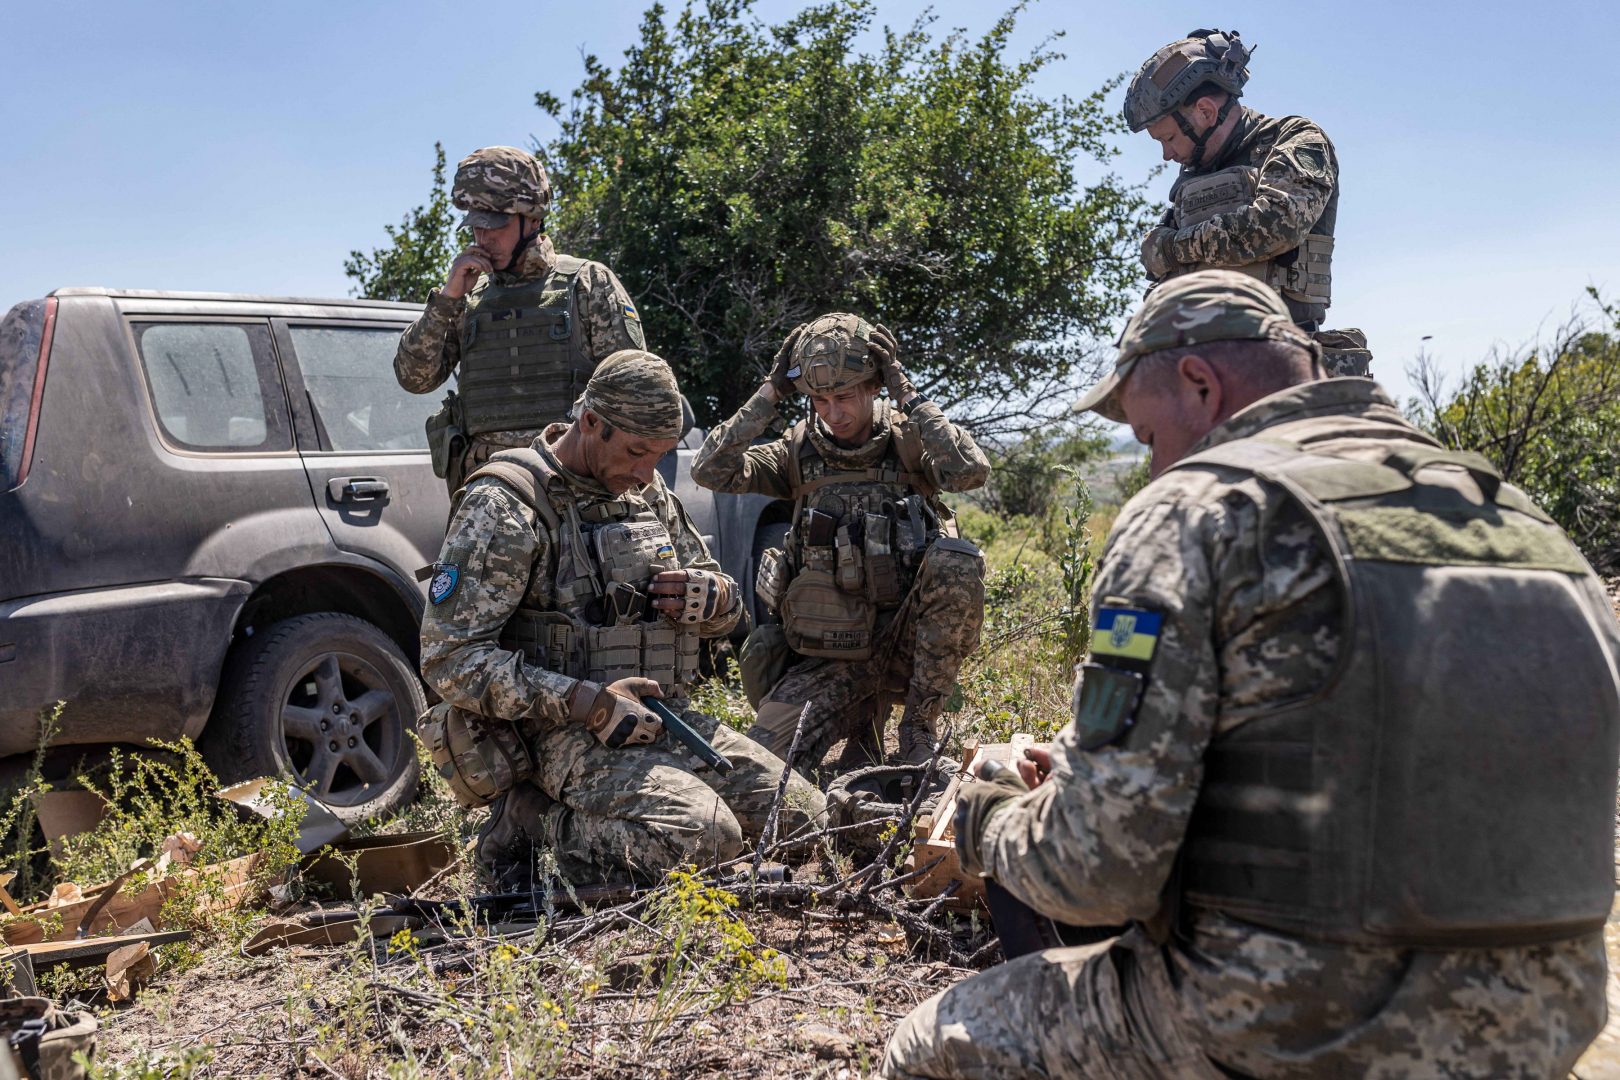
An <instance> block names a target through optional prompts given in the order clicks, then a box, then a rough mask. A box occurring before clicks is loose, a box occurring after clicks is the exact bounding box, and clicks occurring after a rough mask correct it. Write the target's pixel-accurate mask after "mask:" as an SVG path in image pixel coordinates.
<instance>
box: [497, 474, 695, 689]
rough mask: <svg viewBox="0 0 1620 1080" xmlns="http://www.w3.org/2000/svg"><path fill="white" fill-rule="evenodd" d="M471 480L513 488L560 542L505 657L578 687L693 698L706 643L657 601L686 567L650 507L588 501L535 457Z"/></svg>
mask: <svg viewBox="0 0 1620 1080" xmlns="http://www.w3.org/2000/svg"><path fill="white" fill-rule="evenodd" d="M472 476H473V477H479V476H494V477H497V478H499V479H500V480H502V481H503V482H505V483H506V484H507V485H508V486H509V487H511V488H512V489H513V490H514V491H515V492H516V493H517V494H518V496H519V497H520V498H521V499H522V500H523V501H524V503H525V504H526V505H528V506H529V507H530V508H531V509H533V510H534V511H535V513H536V514H538V515H539V516H540V519H541V521H542V522H543V524H544V525H545V528H546V531H547V534H548V535H549V536H550V538H551V541H552V543H551V558H550V562H549V565H547V566H539V565H536V566H535V567H534V568H533V577H531V582H530V587H529V591H528V592H527V593H526V594H525V597H524V605H525V606H523V607H520V608H518V610H517V612H516V613H515V614H514V615H513V616H512V618H511V619H510V620H508V622H507V624H506V627H505V629H504V630H503V631H502V633H501V647H502V648H506V649H512V650H514V651H519V652H522V653H523V656H524V658H525V659H526V660H528V662H529V663H531V664H534V665H536V666H537V667H543V668H546V669H547V670H549V671H557V672H561V673H562V674H564V675H568V676H571V677H572V678H576V679H589V680H591V681H592V682H597V683H602V684H604V685H605V684H607V683H611V682H615V681H617V680H619V679H627V678H643V679H651V680H653V681H654V682H656V683H657V684H658V685H659V687H660V688H661V689H662V690H663V691H664V694H665V695H666V696H671V697H675V696H684V695H685V694H686V688H687V686H688V685H689V684H690V683H691V682H692V681H693V680H694V679H696V677H697V674H698V636H697V633H696V632H695V631H693V630H691V629H683V628H682V627H681V626H678V625H676V624H675V623H672V622H670V621H669V620H668V619H666V618H664V616H662V615H660V614H658V613H657V612H655V611H654V610H653V608H652V606H651V603H650V601H649V598H648V595H647V586H648V584H650V583H651V581H652V579H653V576H654V575H655V574H658V573H660V572H661V571H664V570H678V569H680V563H679V561H678V560H677V558H676V555H675V543H674V539H673V538H672V537H671V536H670V534H669V530H668V529H667V528H666V527H665V525H664V523H663V522H662V521H661V520H659V518H658V515H657V514H655V513H654V512H653V510H652V509H651V508H650V507H649V506H648V505H647V503H646V502H644V501H643V500H641V499H639V498H636V497H634V496H621V497H619V498H615V499H602V500H589V501H586V500H581V499H579V498H578V497H577V496H575V495H574V494H572V493H570V492H567V491H564V490H563V485H564V483H565V482H564V481H563V479H562V477H560V476H559V475H557V473H556V472H555V471H554V470H553V469H552V467H551V465H550V464H549V463H548V462H547V461H546V459H545V457H544V456H542V455H541V454H540V453H539V452H537V451H535V450H532V449H529V448H523V449H518V450H503V451H501V452H500V453H498V454H496V455H495V456H494V457H492V458H491V459H490V460H489V462H488V463H487V464H485V465H484V466H483V467H481V468H480V469H478V470H477V471H476V472H474V473H473V474H472ZM468 479H469V480H471V479H472V477H469V478H468Z"/></svg>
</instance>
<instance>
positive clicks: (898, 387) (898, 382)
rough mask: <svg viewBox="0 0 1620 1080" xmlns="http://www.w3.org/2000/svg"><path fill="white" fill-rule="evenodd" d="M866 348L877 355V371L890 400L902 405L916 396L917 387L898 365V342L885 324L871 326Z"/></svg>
mask: <svg viewBox="0 0 1620 1080" xmlns="http://www.w3.org/2000/svg"><path fill="white" fill-rule="evenodd" d="M867 348H869V349H871V350H872V352H873V354H874V355H875V356H876V357H877V367H878V373H879V374H881V375H882V376H883V385H884V386H886V387H888V390H889V400H890V401H892V402H894V403H895V404H896V405H904V404H905V403H906V402H907V401H909V400H911V399H912V398H913V397H916V396H917V388H916V387H915V386H912V385H911V380H910V379H908V378H906V370H905V368H903V367H901V366H900V343H899V342H898V341H896V340H895V337H894V333H893V332H892V331H891V330H890V329H889V328H888V327H887V326H884V325H883V324H882V323H879V324H878V325H876V326H874V327H872V337H871V340H870V341H869V342H868V343H867Z"/></svg>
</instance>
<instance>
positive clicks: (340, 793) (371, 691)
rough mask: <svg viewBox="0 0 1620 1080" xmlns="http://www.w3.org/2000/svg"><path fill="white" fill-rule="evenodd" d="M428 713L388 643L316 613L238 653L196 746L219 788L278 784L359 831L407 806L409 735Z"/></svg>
mask: <svg viewBox="0 0 1620 1080" xmlns="http://www.w3.org/2000/svg"><path fill="white" fill-rule="evenodd" d="M426 708H427V703H426V700H425V698H424V695H423V691H422V684H421V681H420V680H419V679H418V678H417V677H416V672H415V670H414V669H413V668H412V667H411V663H410V661H409V660H407V659H406V658H405V654H404V653H403V652H402V651H401V650H400V647H399V646H398V645H397V644H395V642H394V641H393V639H392V638H390V637H389V636H388V635H387V634H384V633H383V632H382V631H381V630H379V629H378V628H377V627H375V626H373V625H372V624H371V623H369V622H366V621H365V620H364V619H360V618H356V617H355V616H353V615H343V614H339V613H338V612H333V611H322V612H316V613H315V614H311V615H299V616H296V617H295V618H291V619H286V620H284V621H282V622H278V623H275V624H273V625H271V626H269V627H267V628H265V629H264V630H261V631H260V632H259V633H257V634H255V635H253V636H252V637H250V638H248V639H247V640H245V641H243V642H241V643H239V644H238V645H237V646H236V648H235V649H234V650H233V652H232V655H231V656H230V658H229V659H228V660H227V662H226V665H225V674H224V678H223V679H222V681H221V684H220V691H219V697H218V699H217V700H216V701H215V704H214V712H213V715H212V716H211V717H210V718H209V721H208V729H207V731H206V732H204V734H203V738H202V740H201V743H200V746H201V749H202V752H203V757H204V758H205V759H206V760H207V762H208V763H209V765H210V767H212V768H213V769H214V771H215V773H216V775H218V777H219V778H220V780H221V781H223V782H225V783H234V782H236V781H240V780H249V779H253V778H255V777H260V776H285V777H288V778H289V779H291V780H292V781H293V782H294V783H296V784H297V785H298V786H300V787H302V788H304V789H305V790H306V791H308V792H309V793H310V794H311V795H312V796H314V797H315V798H317V799H319V800H320V801H321V802H322V803H324V804H325V805H326V806H327V807H329V808H330V809H331V810H332V812H333V813H334V814H336V815H337V816H338V817H339V818H341V819H343V821H344V822H346V823H348V824H355V823H358V822H361V821H364V820H366V819H367V818H371V817H385V816H387V815H390V814H394V813H397V812H398V811H399V810H401V809H403V808H404V807H405V806H406V805H407V804H408V803H409V802H410V801H411V799H412V798H413V797H414V796H415V794H416V774H417V763H416V744H415V741H414V740H413V739H412V738H411V733H412V732H413V731H415V729H416V718H417V717H418V716H420V715H421V714H422V713H423V711H425V710H426Z"/></svg>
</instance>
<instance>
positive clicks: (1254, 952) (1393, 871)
mask: <svg viewBox="0 0 1620 1080" xmlns="http://www.w3.org/2000/svg"><path fill="white" fill-rule="evenodd" d="M1080 404H1081V405H1082V406H1083V407H1085V408H1088V409H1095V410H1096V411H1098V412H1100V413H1101V414H1102V415H1104V416H1106V417H1108V418H1110V419H1117V420H1122V421H1124V422H1126V423H1129V424H1130V425H1131V429H1132V430H1133V431H1134V432H1135V434H1136V437H1137V438H1138V439H1140V440H1141V441H1142V442H1144V443H1147V444H1148V445H1149V446H1150V447H1151V448H1152V465H1151V469H1152V473H1153V476H1154V479H1153V481H1152V482H1151V483H1149V484H1148V486H1147V487H1145V488H1144V489H1142V491H1141V492H1140V493H1139V494H1138V495H1137V496H1136V497H1135V498H1133V499H1132V500H1131V501H1130V502H1129V503H1128V504H1126V506H1125V508H1124V509H1123V510H1122V511H1121V512H1120V515H1119V521H1118V523H1117V524H1116V525H1115V526H1114V530H1113V533H1112V534H1111V535H1110V536H1109V538H1108V550H1107V551H1106V552H1105V553H1104V555H1103V559H1102V563H1101V565H1100V566H1099V567H1098V570H1097V578H1096V587H1095V589H1094V592H1093V595H1094V601H1093V604H1094V607H1093V611H1094V613H1095V622H1094V630H1093V633H1092V637H1091V653H1090V655H1089V656H1088V657H1087V662H1086V663H1085V665H1084V666H1083V667H1082V669H1081V672H1080V679H1079V682H1078V683H1077V684H1076V686H1075V695H1074V722H1073V723H1072V724H1071V725H1070V726H1069V727H1067V728H1065V729H1064V730H1063V731H1062V732H1061V733H1060V734H1059V736H1058V738H1057V739H1056V740H1055V741H1054V742H1053V744H1052V749H1051V751H1050V754H1046V753H1042V752H1035V751H1032V752H1030V753H1029V754H1028V755H1027V756H1028V757H1029V758H1030V760H1028V761H1026V762H1023V763H1021V765H1020V769H1019V771H1020V773H1021V774H1023V775H1022V777H1018V776H1012V775H1010V771H1004V772H1003V773H1002V774H1000V775H992V776H990V777H989V778H983V777H981V779H980V780H979V781H978V782H976V783H972V784H969V785H967V786H966V788H965V794H964V795H963V797H962V798H961V799H959V800H958V803H957V813H956V817H955V823H956V843H957V847H958V851H959V853H960V855H961V860H962V869H963V870H964V871H965V872H967V873H981V872H982V873H983V874H984V875H985V876H986V877H989V878H992V879H994V880H995V882H996V883H997V884H998V885H1000V886H1001V887H1002V888H1004V889H1006V890H1007V891H1008V892H1009V893H1011V894H1013V896H1015V897H1016V898H1017V899H1019V900H1022V901H1023V902H1024V903H1025V904H1027V905H1028V906H1029V907H1031V908H1033V909H1035V910H1036V911H1038V912H1040V913H1041V914H1043V915H1046V916H1048V917H1050V918H1054V919H1059V920H1062V921H1063V922H1066V923H1072V924H1076V925H1081V926H1098V925H1105V924H1118V923H1127V922H1128V923H1130V924H1131V926H1130V928H1129V929H1128V930H1126V931H1125V933H1124V934H1123V935H1122V936H1120V937H1118V938H1117V939H1115V940H1114V941H1113V942H1112V943H1110V944H1107V945H1101V946H1083V947H1078V948H1055V949H1046V950H1044V951H1040V952H1034V953H1030V954H1028V955H1025V956H1022V957H1020V958H1018V959H1016V960H1012V961H1010V962H1009V963H1006V964H1004V965H1002V966H1001V967H998V968H993V969H991V970H990V971H988V972H985V973H984V974H982V975H978V976H975V977H974V978H971V979H968V980H967V981H965V982H962V983H959V984H957V985H956V986H954V987H952V988H951V989H949V990H947V991H946V992H945V993H944V994H943V995H941V996H938V997H935V998H933V999H931V1000H929V1001H927V1002H924V1003H923V1004H922V1005H921V1006H919V1007H918V1008H917V1009H916V1010H915V1011H913V1012H912V1014H911V1015H910V1016H909V1017H908V1018H907V1019H906V1020H904V1021H902V1022H901V1025H900V1028H899V1030H898V1031H897V1032H896V1033H895V1035H894V1038H893V1039H892V1040H891V1041H890V1043H889V1049H888V1058H887V1061H886V1062H885V1066H884V1070H883V1075H884V1076H886V1077H935V1078H943V1077H985V1076H995V1077H1006V1078H1008V1080H1017V1078H1021V1077H1031V1078H1033V1077H1053V1076H1074V1077H1080V1076H1096V1077H1109V1078H1115V1080H1117V1078H1126V1077H1130V1078H1137V1077H1142V1078H1146V1077H1160V1076H1163V1077H1186V1078H1190V1080H1201V1078H1208V1080H1220V1078H1221V1077H1234V1076H1244V1077H1254V1078H1256V1080H1260V1078H1267V1080H1277V1078H1286V1080H1296V1078H1304V1077H1352V1076H1354V1077H1394V1076H1424V1077H1441V1076H1444V1077H1480V1078H1485V1077H1493V1078H1494V1077H1509V1076H1511V1077H1562V1076H1566V1075H1568V1073H1569V1070H1570V1066H1571V1065H1573V1064H1574V1062H1575V1060H1576V1058H1577V1057H1579V1056H1580V1053H1581V1050H1582V1049H1583V1048H1584V1047H1585V1046H1586V1044H1587V1043H1588V1042H1590V1041H1591V1039H1592V1038H1593V1037H1594V1036H1595V1035H1596V1034H1597V1033H1598V1031H1599V1029H1600V1028H1602V1026H1603V1016H1604V1003H1603V994H1604V983H1605V981H1606V979H1605V972H1604V954H1603V926H1604V920H1605V918H1606V917H1607V916H1608V913H1609V908H1610V903H1611V901H1612V899H1613V895H1614V797H1615V757H1616V753H1617V750H1620V672H1617V670H1616V661H1617V658H1620V626H1617V625H1616V623H1615V619H1614V616H1613V614H1612V613H1611V612H1610V610H1609V607H1608V601H1607V599H1606V598H1605V597H1604V594H1603V590H1602V588H1601V586H1600V584H1599V582H1598V580H1597V577H1596V575H1594V574H1593V572H1592V568H1591V567H1590V566H1588V565H1587V563H1586V561H1585V560H1584V559H1583V558H1582V557H1581V555H1580V553H1579V552H1578V551H1577V550H1576V548H1575V546H1574V545H1573V544H1572V543H1570V541H1569V538H1568V537H1567V536H1565V535H1564V534H1563V532H1562V531H1560V530H1559V528H1558V527H1557V526H1556V525H1554V524H1553V523H1552V521H1551V520H1550V519H1549V518H1548V517H1547V516H1546V515H1545V514H1543V513H1542V512H1541V511H1540V510H1539V509H1538V508H1537V507H1536V506H1535V504H1534V503H1532V502H1531V501H1530V499H1529V498H1527V497H1526V496H1525V494H1524V493H1523V492H1522V491H1519V490H1518V489H1517V488H1515V487H1513V486H1512V485H1511V484H1507V483H1504V482H1502V479H1501V477H1500V476H1499V475H1498V474H1497V472H1496V470H1495V469H1494V468H1493V467H1492V466H1491V464H1490V463H1489V462H1488V461H1486V460H1485V459H1484V458H1483V457H1481V456H1480V455H1478V454H1473V453H1461V452H1457V451H1450V450H1445V449H1443V448H1442V447H1441V446H1440V445H1439V444H1438V443H1436V442H1435V441H1434V440H1433V439H1431V438H1429V437H1428V436H1427V435H1425V434H1424V433H1423V432H1421V431H1419V430H1417V429H1416V428H1414V427H1413V426H1412V425H1411V424H1409V423H1407V421H1406V420H1405V419H1404V418H1402V416H1401V412H1400V410H1399V409H1398V408H1396V406H1395V403H1394V402H1393V401H1391V400H1390V399H1389V397H1388V396H1386V395H1385V394H1384V392H1383V390H1382V389H1380V388H1379V387H1378V385H1377V384H1376V383H1374V382H1373V381H1372V380H1371V379H1328V378H1324V374H1323V372H1322V369H1321V367H1320V365H1319V362H1318V351H1317V346H1316V343H1315V342H1313V341H1312V340H1311V339H1310V338H1308V337H1306V336H1305V335H1304V334H1303V333H1302V332H1301V331H1299V330H1298V328H1297V327H1295V326H1294V324H1293V322H1292V320H1291V315H1290V312H1289V311H1288V309H1287V308H1285V307H1284V306H1283V304H1282V302H1281V300H1280V298H1279V297H1278V296H1277V294H1276V293H1274V292H1272V290H1271V289H1270V288H1268V287H1267V286H1265V285H1263V284H1261V283H1259V282H1257V281H1255V280H1254V279H1253V278H1250V277H1245V276H1243V275H1241V274H1235V273H1232V272H1230V271H1225V270H1205V271H1200V272H1198V273H1195V274H1189V275H1186V276H1184V277H1178V278H1177V279H1175V280H1174V281H1171V282H1169V283H1167V284H1166V285H1164V286H1162V287H1161V288H1159V289H1156V290H1154V291H1153V293H1152V294H1151V295H1149V297H1148V298H1147V301H1146V303H1144V304H1143V305H1142V308H1141V310H1139V311H1138V312H1137V314H1136V315H1135V317H1134V318H1132V319H1131V321H1130V323H1129V325H1127V326H1126V328H1125V333H1124V335H1123V336H1122V338H1121V340H1120V351H1119V356H1118V358H1117V360H1116V361H1115V365H1114V370H1113V372H1112V373H1111V374H1110V375H1109V376H1108V378H1106V379H1105V380H1103V382H1101V383H1100V384H1099V385H1098V386H1096V387H1094V388H1093V389H1092V390H1091V391H1090V392H1089V393H1087V394H1086V396H1085V397H1084V398H1083V399H1082V400H1081V402H1080ZM1026 785H1028V786H1031V787H1033V788H1034V790H1032V791H1031V790H1027V788H1026Z"/></svg>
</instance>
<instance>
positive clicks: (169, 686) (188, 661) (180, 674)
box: [0, 578, 252, 755]
mask: <svg viewBox="0 0 1620 1080" xmlns="http://www.w3.org/2000/svg"><path fill="white" fill-rule="evenodd" d="M251 592H252V586H250V585H249V584H248V583H247V582H245V581H235V580H229V579H221V578H201V579H193V580H190V581H183V582H181V581H173V582H162V583H154V584H146V585H126V586H122V587H119V588H111V589H88V590H83V591H79V592H69V593H54V594H46V595H42V596H30V597H26V598H24V599H21V600H9V601H5V602H3V603H0V755H5V754H21V753H27V752H29V751H32V750H33V749H34V748H35V746H36V745H37V743H38V740H39V718H40V715H41V713H42V712H43V711H45V710H48V709H50V708H51V707H52V706H54V705H55V704H56V702H58V701H65V702H66V703H67V707H66V708H65V709H64V710H63V712H62V723H61V729H60V731H59V732H58V734H57V736H56V739H55V740H54V741H55V742H56V743H58V744H66V743H113V742H116V743H135V742H142V741H144V740H146V739H148V738H154V737H157V738H167V739H173V738H178V737H179V736H181V735H192V736H195V735H197V734H198V733H199V732H201V731H202V728H203V725H204V724H205V723H206V722H207V720H208V712H209V709H211V708H212V707H213V703H214V692H215V690H216V689H217V687H218V685H219V675H220V668H221V666H222V665H223V664H224V661H225V651H226V649H227V648H229V647H230V643H231V628H232V627H233V626H234V624H235V621H236V616H237V613H238V612H239V611H240V610H241V608H242V605H243V604H244V603H245V602H246V601H247V598H248V596H249V594H250V593H251Z"/></svg>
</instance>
